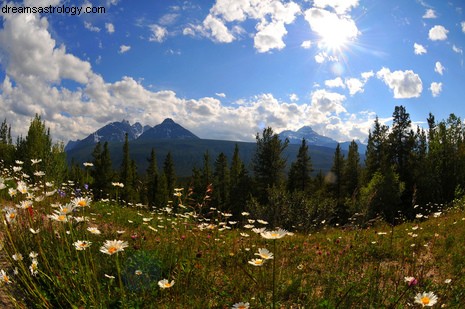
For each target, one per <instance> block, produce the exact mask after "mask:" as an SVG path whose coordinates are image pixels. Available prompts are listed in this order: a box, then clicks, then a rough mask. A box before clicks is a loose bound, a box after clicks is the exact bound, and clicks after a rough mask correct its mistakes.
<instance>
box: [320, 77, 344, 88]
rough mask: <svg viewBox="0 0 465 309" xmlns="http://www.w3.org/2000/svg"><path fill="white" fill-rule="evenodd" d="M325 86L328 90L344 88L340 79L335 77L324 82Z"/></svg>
mask: <svg viewBox="0 0 465 309" xmlns="http://www.w3.org/2000/svg"><path fill="white" fill-rule="evenodd" d="M325 86H326V87H329V88H336V87H340V88H345V87H346V85H345V84H344V81H343V80H342V78H340V77H336V78H335V79H330V80H326V81H325Z"/></svg>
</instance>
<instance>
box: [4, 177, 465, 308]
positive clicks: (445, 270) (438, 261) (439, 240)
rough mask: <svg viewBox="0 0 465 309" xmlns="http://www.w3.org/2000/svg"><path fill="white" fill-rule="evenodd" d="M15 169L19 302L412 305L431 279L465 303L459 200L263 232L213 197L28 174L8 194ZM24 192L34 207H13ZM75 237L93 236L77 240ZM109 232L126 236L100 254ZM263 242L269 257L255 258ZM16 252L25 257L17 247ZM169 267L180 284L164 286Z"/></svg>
mask: <svg viewBox="0 0 465 309" xmlns="http://www.w3.org/2000/svg"><path fill="white" fill-rule="evenodd" d="M18 181H21V179H20V178H18V177H16V176H15V174H14V173H11V175H10V174H9V175H6V176H5V175H4V179H3V180H1V181H0V182H1V183H4V186H5V188H3V189H0V203H1V206H2V209H3V210H4V212H3V214H4V215H5V216H4V220H2V221H3V222H2V223H0V232H1V235H2V251H1V252H2V257H3V259H4V260H5V263H4V268H3V271H4V275H2V276H1V278H0V281H1V282H2V285H3V291H4V293H6V294H7V296H8V297H9V298H10V299H11V304H12V306H16V307H17V308H62V307H63V308H110V307H111V308H231V307H232V306H233V305H234V304H237V303H239V302H244V303H248V305H249V306H250V308H407V307H408V308H410V307H412V306H417V307H421V305H419V304H416V303H414V297H415V296H416V295H417V294H418V293H423V292H430V291H431V292H434V294H435V295H437V297H438V304H436V305H435V306H438V307H439V306H441V305H445V306H446V307H448V308H458V307H460V306H461V305H462V303H463V298H464V293H465V292H464V291H465V289H464V288H465V276H464V274H463V272H464V269H465V255H464V254H463V249H462V248H463V239H464V238H465V212H464V211H463V210H462V209H461V208H460V207H457V208H451V209H450V210H449V211H447V212H444V213H442V214H440V215H439V214H436V216H433V215H432V214H431V215H430V216H429V218H426V217H422V218H419V219H417V221H415V222H405V223H403V224H400V225H398V226H395V227H391V226H388V225H386V224H384V223H383V222H377V223H376V224H375V225H374V226H371V227H369V228H365V229H361V228H358V227H357V226H352V227H350V228H347V229H343V228H334V227H323V228H322V229H320V230H318V231H315V232H313V233H311V234H292V233H288V234H286V235H285V236H283V237H282V238H279V237H278V239H266V238H265V237H263V236H264V235H266V234H263V233H261V234H260V233H256V232H254V231H253V230H252V228H250V226H248V227H249V228H245V227H244V226H246V225H247V224H248V225H253V226H254V227H255V228H267V225H266V224H264V223H259V222H258V221H256V219H258V218H251V217H250V215H247V214H244V216H242V217H241V218H237V219H234V220H237V222H232V218H230V217H229V216H228V214H224V213H222V212H220V211H217V210H215V209H211V211H210V213H209V215H208V217H205V218H201V217H199V216H197V215H196V213H195V210H194V209H192V208H190V207H189V206H187V207H185V208H184V207H180V208H179V209H180V212H179V213H177V214H174V213H173V211H172V207H163V208H160V209H155V210H148V209H146V208H144V207H140V206H134V207H122V206H121V205H117V204H116V202H114V201H112V200H109V201H92V200H91V199H89V200H86V202H85V203H84V202H82V199H83V198H86V197H89V198H90V195H88V193H87V192H85V191H81V193H80V194H81V196H77V195H76V192H77V191H76V190H75V188H74V187H73V184H67V185H66V186H64V187H62V190H63V191H62V193H61V195H60V194H58V193H54V194H52V193H53V191H52V190H53V187H49V188H46V190H44V188H43V187H40V186H39V187H38V188H39V189H38V190H37V189H34V188H35V187H36V186H34V185H33V184H30V183H28V182H25V183H26V187H27V190H26V191H27V192H29V197H28V193H20V192H16V194H15V195H13V196H11V195H10V194H9V193H8V190H9V189H10V188H11V189H15V188H17V186H18ZM0 187H1V186H0ZM47 190H49V194H47V196H43V192H46V191H47ZM32 195H33V196H32ZM79 198H80V199H79ZM27 199H29V200H31V201H33V202H32V207H31V208H28V207H25V208H24V209H20V208H18V207H17V205H20V203H21V202H22V201H24V200H27ZM79 201H81V204H86V205H84V206H83V205H79ZM179 202H181V203H182V202H183V196H180V197H179V200H175V202H174V203H179ZM60 205H61V206H62V207H61V208H60ZM23 206H24V204H23ZM64 206H66V207H68V208H74V210H73V211H72V212H70V213H68V214H65V215H64V216H65V218H66V219H67V221H66V222H61V221H57V220H55V219H54V217H51V215H52V214H53V213H56V214H63V213H65V210H64ZM12 213H15V215H11V214H12ZM76 218H81V220H82V221H81V222H78V221H77V220H76ZM89 227H94V228H97V229H98V230H99V231H100V234H93V233H91V232H90V231H89V230H88V228H89ZM78 240H80V241H87V242H88V244H90V245H89V246H88V247H86V246H84V245H83V247H86V248H85V249H84V250H77V249H76V246H75V242H77V241H78ZM107 240H120V244H122V247H121V248H114V249H115V250H111V251H112V252H113V254H105V253H103V252H101V249H102V246H103V245H104V243H105V242H106V241H107ZM260 248H264V249H268V250H269V251H270V252H271V253H273V254H274V258H273V259H270V260H266V259H263V260H262V262H263V263H261V266H254V265H251V263H249V262H250V261H252V259H255V258H260V257H259V256H258V252H259V249H260ZM81 249H83V248H81ZM31 252H34V253H36V254H34V253H33V254H31ZM19 254H21V256H22V260H21V259H18V258H16V259H14V258H13V257H14V256H15V257H18V256H19ZM35 255H36V256H35ZM33 264H35V266H34V265H33ZM405 277H414V278H415V280H416V282H415V284H409V283H408V282H406V280H405ZM163 279H166V280H167V281H168V283H174V285H172V286H169V287H165V286H163V287H161V286H160V285H161V283H162V282H161V280H163Z"/></svg>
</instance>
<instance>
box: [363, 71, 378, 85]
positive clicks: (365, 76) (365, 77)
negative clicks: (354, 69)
mask: <svg viewBox="0 0 465 309" xmlns="http://www.w3.org/2000/svg"><path fill="white" fill-rule="evenodd" d="M361 76H362V78H363V81H364V82H365V83H366V82H367V81H368V80H369V79H370V78H372V77H373V76H375V73H374V72H373V71H369V72H363V73H362V74H361Z"/></svg>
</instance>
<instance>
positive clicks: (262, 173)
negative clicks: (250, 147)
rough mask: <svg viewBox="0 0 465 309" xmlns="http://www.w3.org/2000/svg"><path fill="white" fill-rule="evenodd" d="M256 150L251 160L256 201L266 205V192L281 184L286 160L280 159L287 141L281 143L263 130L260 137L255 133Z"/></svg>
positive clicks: (273, 135) (272, 134) (266, 130)
mask: <svg viewBox="0 0 465 309" xmlns="http://www.w3.org/2000/svg"><path fill="white" fill-rule="evenodd" d="M256 141H257V148H256V152H255V156H254V158H253V159H252V165H253V171H254V176H255V184H256V190H257V193H258V201H259V202H260V203H262V204H265V203H267V201H268V198H267V190H268V189H270V188H273V187H279V186H281V185H282V183H283V179H284V169H285V167H286V159H284V158H283V157H282V153H283V151H284V150H285V149H286V147H287V145H288V144H289V140H288V139H286V140H285V141H281V140H280V139H279V136H278V135H277V134H274V133H273V130H272V129H271V128H270V127H268V128H266V129H264V130H263V133H262V137H260V135H259V134H258V133H257V136H256Z"/></svg>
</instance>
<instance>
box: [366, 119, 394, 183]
mask: <svg viewBox="0 0 465 309" xmlns="http://www.w3.org/2000/svg"><path fill="white" fill-rule="evenodd" d="M388 130H389V128H388V127H387V126H386V125H382V124H381V123H380V122H379V118H378V116H376V119H375V123H374V127H373V131H372V130H370V131H369V132H368V144H367V150H366V155H365V182H366V183H367V182H369V181H370V179H371V177H373V175H374V174H375V173H376V172H377V171H379V170H380V169H381V168H385V167H387V166H388V165H389V162H388V157H387V151H388V141H387V139H388V135H387V133H388Z"/></svg>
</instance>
